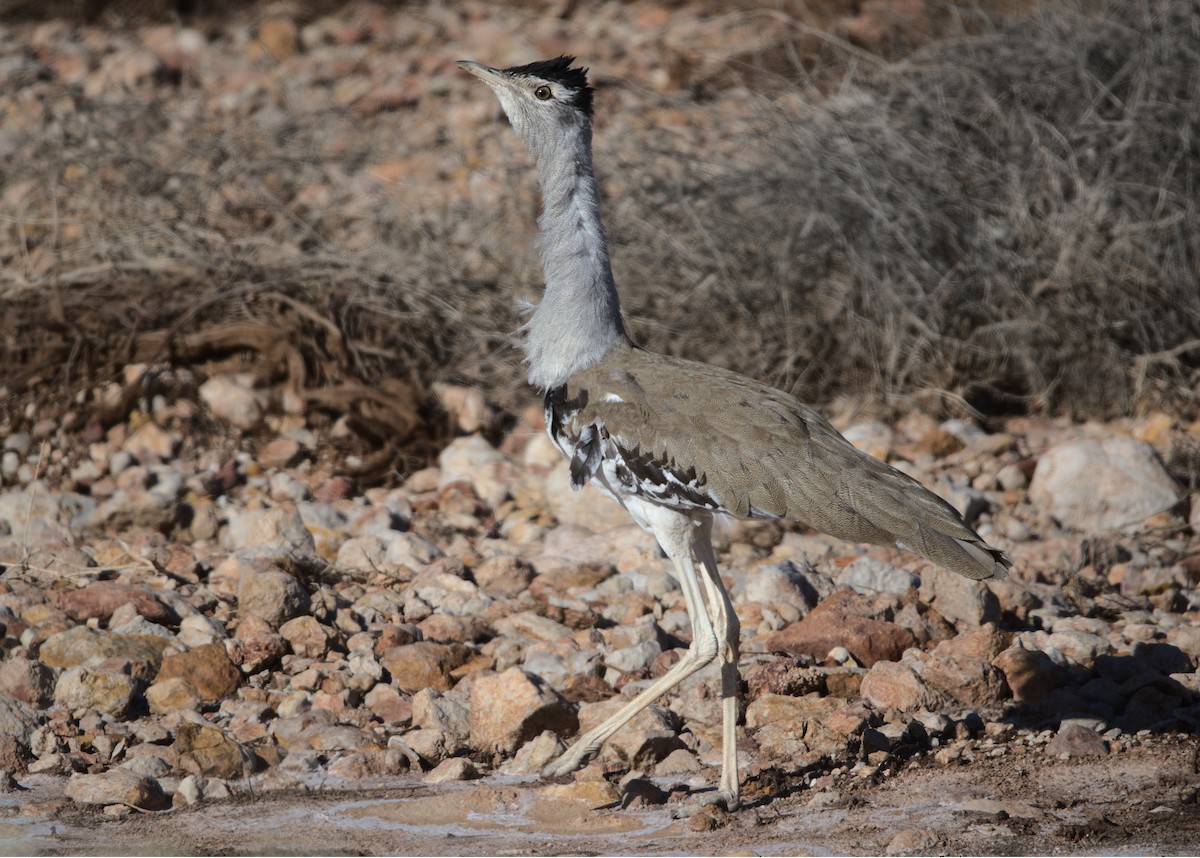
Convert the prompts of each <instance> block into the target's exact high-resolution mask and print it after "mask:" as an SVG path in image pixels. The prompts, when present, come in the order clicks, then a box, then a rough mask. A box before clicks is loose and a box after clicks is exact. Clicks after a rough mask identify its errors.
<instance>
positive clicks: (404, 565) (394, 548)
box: [381, 533, 445, 578]
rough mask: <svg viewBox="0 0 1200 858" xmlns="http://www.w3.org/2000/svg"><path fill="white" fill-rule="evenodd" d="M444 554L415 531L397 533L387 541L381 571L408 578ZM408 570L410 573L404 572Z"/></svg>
mask: <svg viewBox="0 0 1200 858" xmlns="http://www.w3.org/2000/svg"><path fill="white" fill-rule="evenodd" d="M444 556H445V552H443V551H442V549H440V548H438V547H437V546H436V545H434V544H433V543H432V542H430V541H429V540H428V539H424V538H423V537H420V536H417V535H416V534H415V533H397V534H396V535H395V536H393V537H392V538H391V539H390V540H389V541H388V543H387V550H386V551H385V552H384V555H383V566H382V569H381V571H383V572H385V573H387V574H388V575H392V576H393V577H398V578H407V577H410V575H411V573H415V572H419V571H421V570H422V569H424V568H425V567H426V566H428V565H429V564H430V563H432V562H433V561H434V560H436V559H437V558H438V557H444ZM406 570H407V572H408V574H402V573H405V572H406Z"/></svg>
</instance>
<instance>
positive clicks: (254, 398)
mask: <svg viewBox="0 0 1200 858" xmlns="http://www.w3.org/2000/svg"><path fill="white" fill-rule="evenodd" d="M253 384H254V381H253V376H248V375H236V376H234V375H214V376H213V377H212V378H210V379H209V380H208V381H206V382H204V384H202V385H200V398H201V399H203V400H204V404H205V405H207V406H208V409H209V411H211V412H212V413H213V416H214V417H217V418H218V419H220V420H225V421H226V422H228V423H231V424H232V425H234V426H236V427H238V428H239V429H253V428H254V427H255V426H256V425H258V422H259V421H260V420H262V416H263V410H264V409H265V408H266V405H267V399H266V396H265V395H264V394H262V393H260V392H259V391H256V390H253V389H252V386H253Z"/></svg>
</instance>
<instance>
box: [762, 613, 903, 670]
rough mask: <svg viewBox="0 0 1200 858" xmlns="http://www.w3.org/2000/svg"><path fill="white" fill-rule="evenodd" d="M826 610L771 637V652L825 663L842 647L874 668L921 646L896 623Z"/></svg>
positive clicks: (769, 639)
mask: <svg viewBox="0 0 1200 858" xmlns="http://www.w3.org/2000/svg"><path fill="white" fill-rule="evenodd" d="M823 607H824V603H823V604H822V605H821V606H820V607H818V608H817V609H816V610H814V611H812V612H811V613H810V614H808V616H806V617H804V618H803V619H801V620H800V621H799V622H796V623H792V624H791V625H790V626H787V627H786V628H784V629H782V630H780V631H778V632H776V633H775V634H773V635H771V636H770V637H768V638H767V640H766V648H767V650H769V651H771V652H786V653H791V654H792V655H810V656H812V657H813V658H815V659H817V660H818V661H824V660H825V657H826V656H827V655H828V654H829V651H830V650H832V649H833V648H834V647H839V646H842V647H845V648H846V649H847V650H849V651H850V653H851V655H853V656H854V658H855V660H856V661H858V663H859V664H861V665H863V666H864V667H870V666H871V665H873V664H875V663H876V662H878V661H895V660H896V659H898V658H899V657H900V655H901V653H903V652H904V651H905V650H906V649H908V648H909V647H912V646H916V645H917V639H916V637H915V636H914V635H913V633H912V632H910V631H909V630H908V629H906V628H903V627H901V626H898V625H896V624H895V623H888V622H884V621H883V620H873V619H871V618H869V617H860V616H856V615H853V614H843V613H841V612H839V611H837V610H822V608H823Z"/></svg>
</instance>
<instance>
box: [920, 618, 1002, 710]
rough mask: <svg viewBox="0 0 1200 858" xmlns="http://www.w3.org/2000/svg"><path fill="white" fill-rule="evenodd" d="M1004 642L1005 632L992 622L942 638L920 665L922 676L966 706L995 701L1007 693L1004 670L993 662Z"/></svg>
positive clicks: (987, 704)
mask: <svg viewBox="0 0 1200 858" xmlns="http://www.w3.org/2000/svg"><path fill="white" fill-rule="evenodd" d="M1004 643H1005V641H1004V635H1003V634H1001V633H1000V631H999V629H997V628H996V627H995V626H994V625H992V624H991V623H988V624H987V625H984V626H980V627H979V628H977V629H972V630H971V631H969V632H964V633H963V634H960V635H957V636H956V637H953V638H951V639H949V640H946V641H942V642H941V643H940V644H938V645H937V646H936V647H934V649H933V652H931V653H930V658H929V660H928V661H926V662H925V663H924V664H923V665H922V666H921V678H922V679H924V680H925V682H926V683H928V684H929V686H930V687H931V688H933V689H935V690H936V691H940V692H942V693H943V694H945V695H946V696H947V697H950V698H951V699H954V700H957V701H959V702H960V703H965V704H967V705H968V706H991V705H995V704H996V703H999V702H1000V701H1001V700H1003V699H1005V698H1006V697H1008V696H1009V693H1010V692H1009V688H1008V684H1007V683H1006V682H1005V679H1004V673H1003V672H1001V670H1000V669H999V668H998V667H995V666H994V665H993V664H992V661H993V659H995V658H996V657H997V656H998V655H999V654H1000V652H1001V651H1002V650H1003V649H1004Z"/></svg>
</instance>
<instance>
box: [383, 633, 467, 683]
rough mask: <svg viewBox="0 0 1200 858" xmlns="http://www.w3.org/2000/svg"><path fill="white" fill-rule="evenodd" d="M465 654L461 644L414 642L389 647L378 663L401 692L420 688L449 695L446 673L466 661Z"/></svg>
mask: <svg viewBox="0 0 1200 858" xmlns="http://www.w3.org/2000/svg"><path fill="white" fill-rule="evenodd" d="M468 653H469V650H468V649H467V648H466V647H465V646H463V645H462V644H441V643H433V642H430V641H418V642H417V643H412V644H407V645H405V646H394V647H389V648H388V649H386V650H384V651H383V653H382V654H380V657H379V661H380V662H381V663H382V664H383V667H384V669H385V670H387V672H388V673H390V674H391V676H392V683H393V684H394V685H395V686H396V687H397V688H398V689H400V690H401V691H407V692H409V693H415V692H417V691H420V690H421V689H423V688H434V689H437V690H438V691H449V690H450V688H451V687H452V686H453V685H454V680H453V679H451V678H450V671H452V670H454V668H456V667H458V666H459V665H461V664H462V663H463V662H465V661H466V660H467V655H468Z"/></svg>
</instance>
